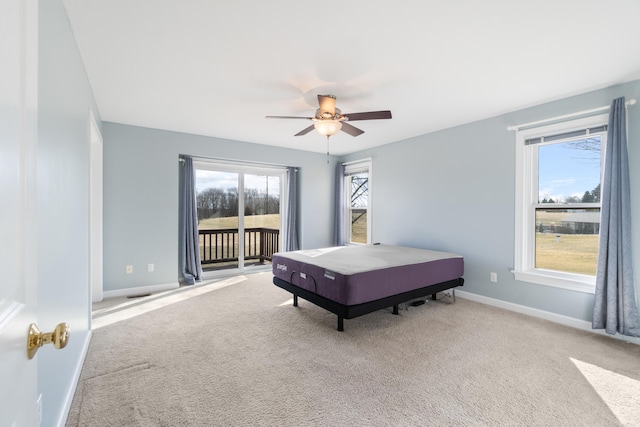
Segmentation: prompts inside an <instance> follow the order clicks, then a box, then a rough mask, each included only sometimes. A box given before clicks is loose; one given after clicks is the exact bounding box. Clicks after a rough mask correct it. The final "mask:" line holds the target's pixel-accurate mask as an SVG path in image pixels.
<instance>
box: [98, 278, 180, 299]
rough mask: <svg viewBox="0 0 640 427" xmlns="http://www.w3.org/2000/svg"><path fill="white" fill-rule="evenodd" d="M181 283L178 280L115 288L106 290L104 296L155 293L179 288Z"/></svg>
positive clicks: (132, 295)
mask: <svg viewBox="0 0 640 427" xmlns="http://www.w3.org/2000/svg"><path fill="white" fill-rule="evenodd" d="M179 287H180V284H179V283H178V282H173V283H163V284H161V285H150V286H137V287H135V288H124V289H115V290H113V291H104V292H103V293H102V296H103V297H104V298H116V297H135V296H139V295H147V294H155V293H158V292H164V291H170V290H171V289H178V288H179Z"/></svg>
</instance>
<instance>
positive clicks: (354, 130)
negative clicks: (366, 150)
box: [342, 122, 364, 136]
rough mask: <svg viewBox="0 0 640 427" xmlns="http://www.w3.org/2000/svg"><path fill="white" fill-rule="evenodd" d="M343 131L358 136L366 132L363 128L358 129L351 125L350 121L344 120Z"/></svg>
mask: <svg viewBox="0 0 640 427" xmlns="http://www.w3.org/2000/svg"><path fill="white" fill-rule="evenodd" d="M342 131H343V132H346V133H348V134H349V135H351V136H358V135H361V134H363V133H364V131H363V130H362V129H358V128H357V127H355V126H351V125H350V124H349V123H346V122H342Z"/></svg>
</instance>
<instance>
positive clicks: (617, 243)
mask: <svg viewBox="0 0 640 427" xmlns="http://www.w3.org/2000/svg"><path fill="white" fill-rule="evenodd" d="M598 247H599V251H598V268H597V272H596V290H595V305H594V309H593V324H592V326H593V328H594V329H606V331H607V333H609V334H615V333H616V332H619V333H621V334H623V335H628V336H633V337H640V321H639V320H638V317H639V316H638V306H637V301H636V289H635V283H634V279H633V268H632V267H633V266H632V265H633V258H632V254H631V206H630V188H629V160H628V157H627V129H626V111H625V101H624V97H622V98H618V99H614V100H613V103H612V104H611V110H610V112H609V130H608V133H607V148H606V152H605V165H604V178H603V182H602V212H601V214H600V242H599V245H598Z"/></svg>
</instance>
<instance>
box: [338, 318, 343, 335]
mask: <svg viewBox="0 0 640 427" xmlns="http://www.w3.org/2000/svg"><path fill="white" fill-rule="evenodd" d="M338 331H340V332H343V331H344V318H343V317H342V316H340V315H338Z"/></svg>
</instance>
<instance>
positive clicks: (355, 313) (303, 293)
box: [273, 277, 464, 331]
mask: <svg viewBox="0 0 640 427" xmlns="http://www.w3.org/2000/svg"><path fill="white" fill-rule="evenodd" d="M273 283H274V284H275V285H277V286H279V287H281V288H282V289H285V290H287V291H289V292H291V293H292V294H293V305H294V307H297V306H298V297H301V298H303V299H305V300H307V301H309V302H312V303H314V304H315V305H317V306H319V307H322V308H324V309H325V310H328V311H330V312H332V313H333V314H336V315H337V316H338V330H339V331H344V319H353V318H355V317H359V316H362V315H364V314H368V313H371V312H373V311H378V310H381V309H383V308H387V307H393V314H398V304H401V303H403V302H407V301H410V300H412V299H415V298H420V297H424V296H427V295H431V298H432V299H434V300H435V299H436V293H438V292H442V291H446V290H447V289H452V288H456V287H458V286H462V285H463V284H464V279H463V278H462V277H459V278H457V279H454V280H449V281H447V282H442V283H436V284H434V285H429V286H425V287H424V288H419V289H414V290H411V291H407V292H403V293H401V294H396V295H391V296H388V297H386V298H381V299H378V300H375V301H370V302H365V303H363V304H356V305H344V304H340V303H337V302H335V301H331V300H330V299H327V298H325V297H323V296H320V295H317V294H314V293H313V292H310V291H308V290H306V289H302V288H300V287H298V286H296V285H293V284H291V283H289V282H287V281H285V280H282V279H280V278H278V277H274V278H273Z"/></svg>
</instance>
